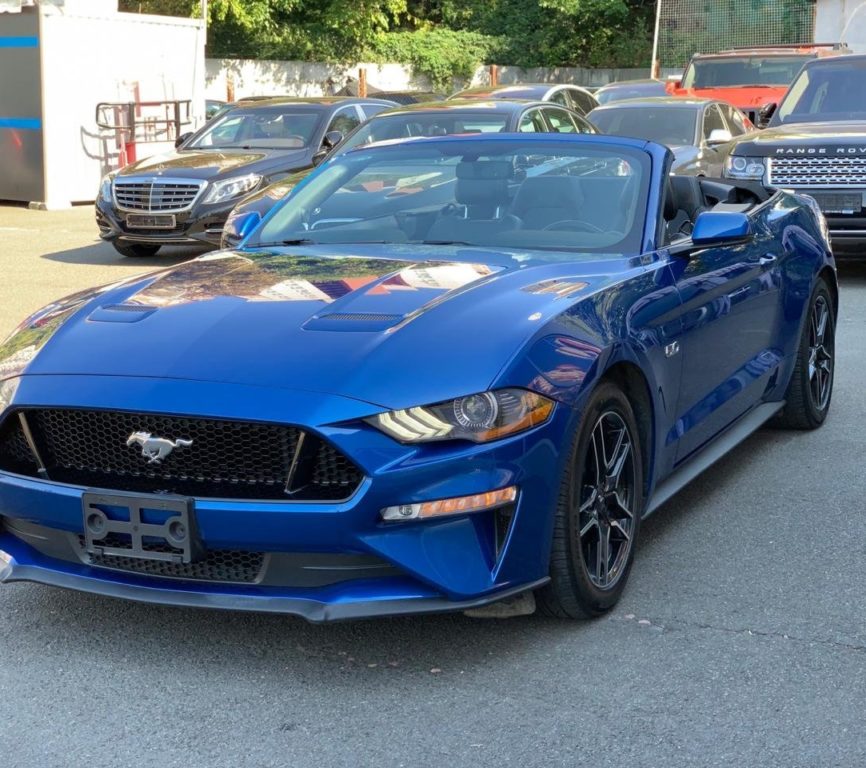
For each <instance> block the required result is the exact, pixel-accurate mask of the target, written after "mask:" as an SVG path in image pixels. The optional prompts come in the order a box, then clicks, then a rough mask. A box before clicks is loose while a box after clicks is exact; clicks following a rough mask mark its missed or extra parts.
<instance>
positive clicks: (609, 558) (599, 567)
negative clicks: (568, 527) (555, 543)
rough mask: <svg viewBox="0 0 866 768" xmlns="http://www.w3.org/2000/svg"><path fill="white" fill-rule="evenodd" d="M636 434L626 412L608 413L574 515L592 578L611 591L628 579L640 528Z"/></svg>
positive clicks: (595, 436) (594, 439)
mask: <svg viewBox="0 0 866 768" xmlns="http://www.w3.org/2000/svg"><path fill="white" fill-rule="evenodd" d="M632 441H633V438H632V436H631V435H630V434H629V431H628V427H627V426H626V424H625V422H624V421H623V418H622V416H620V415H619V413H617V412H616V411H605V412H604V413H603V414H602V415H601V416H600V417H599V419H598V421H597V422H596V424H595V427H594V428H593V430H592V435H591V437H590V440H589V447H590V449H589V451H587V454H586V458H585V460H584V467H583V477H582V479H581V488H580V491H579V494H578V496H579V498H580V506H579V508H578V513H577V515H575V517H574V519H575V521H576V523H577V531H575V534H576V535H577V537H578V538H579V539H580V550H581V553H582V554H583V562H584V566H585V567H586V571H587V574H588V575H589V578H590V581H592V583H593V584H595V586H597V587H598V588H599V589H610V588H611V587H614V586H615V585H616V583H617V582H618V581H619V579H620V578H622V575H623V573H624V572H625V565H626V563H628V561H629V556H630V555H631V548H632V541H633V538H634V530H635V515H634V497H635V483H636V479H637V478H636V475H635V468H634V451H633V449H632Z"/></svg>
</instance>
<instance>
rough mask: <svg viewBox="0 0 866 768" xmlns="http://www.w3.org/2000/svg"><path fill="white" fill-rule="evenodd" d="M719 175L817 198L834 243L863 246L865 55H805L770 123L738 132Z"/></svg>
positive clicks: (865, 208)
mask: <svg viewBox="0 0 866 768" xmlns="http://www.w3.org/2000/svg"><path fill="white" fill-rule="evenodd" d="M735 142H736V143H735V144H734V146H733V149H732V151H731V155H730V157H728V160H727V163H726V166H725V175H726V176H728V177H729V178H734V179H751V180H755V181H758V180H760V181H762V182H763V183H764V184H765V185H766V186H769V187H780V188H782V189H793V190H796V191H797V192H802V193H805V194H807V195H811V196H812V197H813V198H815V200H816V201H817V203H818V205H819V206H820V208H821V210H822V211H823V212H824V216H825V217H826V219H827V224H828V227H829V230H830V235H831V237H832V241H833V246H834V250H836V249H838V250H844V249H846V247H847V248H849V249H851V248H853V249H856V250H857V251H858V252H861V251H863V250H864V247H866V56H839V57H834V58H827V59H815V60H813V61H810V62H808V63H807V64H806V65H805V66H804V67H803V69H802V70H801V71H800V74H799V75H797V78H796V79H795V80H794V83H793V84H792V85H791V88H790V90H789V91H788V93H787V94H786V96H785V98H784V99H783V100H782V102H781V104H780V105H779V108H778V109H777V110H776V111H775V113H774V114H773V116H772V119H771V121H770V124H769V127H768V128H767V130H765V131H761V132H759V133H749V134H746V135H744V136H742V137H741V138H739V139H735Z"/></svg>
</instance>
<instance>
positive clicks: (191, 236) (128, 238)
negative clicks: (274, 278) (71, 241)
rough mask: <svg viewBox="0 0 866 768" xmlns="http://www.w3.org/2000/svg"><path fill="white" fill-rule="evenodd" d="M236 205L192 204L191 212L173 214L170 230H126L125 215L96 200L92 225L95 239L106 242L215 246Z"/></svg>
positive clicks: (235, 201)
mask: <svg viewBox="0 0 866 768" xmlns="http://www.w3.org/2000/svg"><path fill="white" fill-rule="evenodd" d="M237 202H238V201H237V200H236V199H235V200H230V201H228V202H226V203H221V204H219V205H203V204H202V203H196V204H195V205H194V206H193V208H192V209H191V210H189V211H185V212H183V213H177V214H174V216H175V219H176V222H177V226H176V227H175V228H174V229H167V230H166V229H130V228H129V227H127V226H126V217H125V214H124V213H123V212H122V211H119V210H118V209H117V208H115V207H114V204H113V203H107V202H105V200H103V199H102V198H101V197H100V198H99V199H98V200H97V201H96V206H95V214H96V226H97V227H99V236H100V237H101V238H102V239H103V240H106V241H108V242H111V241H113V240H120V241H123V242H127V243H149V244H153V245H209V246H214V247H219V245H220V240H221V238H222V235H223V225H224V224H225V222H226V219H227V218H228V216H229V214H230V213H231V211H232V209H233V208H234V207H235V205H237Z"/></svg>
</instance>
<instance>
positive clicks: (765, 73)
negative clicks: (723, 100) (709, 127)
mask: <svg viewBox="0 0 866 768" xmlns="http://www.w3.org/2000/svg"><path fill="white" fill-rule="evenodd" d="M813 58H815V57H814V56H811V55H806V56H743V57H736V58H735V57H731V56H725V57H724V58H718V59H696V60H694V61H692V62H691V64H689V67H688V69H687V70H686V74H685V77H683V88H730V87H732V86H741V85H790V83H791V82H792V81H793V80H794V78H795V77H796V76H797V73H798V72H799V71H800V68H801V67H802V66H803V64H805V63H806V62H807V61H809V60H810V59H813Z"/></svg>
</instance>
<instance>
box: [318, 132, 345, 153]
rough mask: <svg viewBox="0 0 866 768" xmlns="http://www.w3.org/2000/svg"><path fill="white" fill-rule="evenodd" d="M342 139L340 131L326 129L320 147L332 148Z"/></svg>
mask: <svg viewBox="0 0 866 768" xmlns="http://www.w3.org/2000/svg"><path fill="white" fill-rule="evenodd" d="M342 140H343V134H342V133H341V132H340V131H328V132H327V133H326V134H325V138H323V139H322V147H323V148H324V149H333V148H334V147H336V146H337V144H339V143H340V142H341V141H342Z"/></svg>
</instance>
